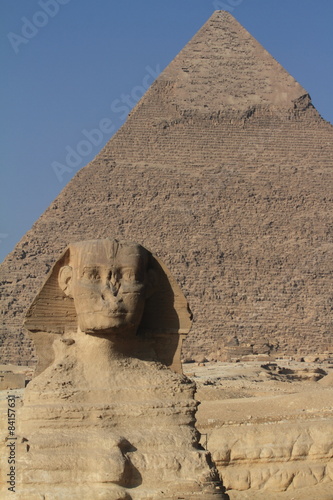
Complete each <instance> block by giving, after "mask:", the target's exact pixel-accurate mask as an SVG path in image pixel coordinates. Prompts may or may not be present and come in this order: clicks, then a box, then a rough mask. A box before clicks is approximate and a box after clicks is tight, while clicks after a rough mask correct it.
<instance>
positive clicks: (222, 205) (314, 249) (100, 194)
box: [1, 11, 333, 364]
mask: <svg viewBox="0 0 333 500" xmlns="http://www.w3.org/2000/svg"><path fill="white" fill-rule="evenodd" d="M332 138H333V129H332V125H331V124H330V123H328V122H326V121H325V120H324V119H322V118H321V116H320V115H319V114H318V112H317V111H316V109H315V108H314V106H313V105H312V102H311V98H310V96H309V94H308V92H307V91H306V90H305V89H304V88H302V86H301V85H300V84H299V83H297V82H296V81H295V79H294V78H293V77H292V76H290V75H289V74H288V72H287V71H286V70H284V69H283V68H282V67H281V66H280V64H279V63H278V62H277V61H276V60H275V59H274V58H273V57H272V56H271V55H270V54H269V53H268V52H267V51H266V50H265V49H264V48H263V47H262V46H261V45H260V44H259V43H258V42H257V41H256V40H255V39H254V38H253V37H252V36H251V35H250V34H249V33H248V32H247V31H246V30H245V29H244V28H243V27H242V26H241V25H240V24H239V23H238V22H237V21H236V20H235V19H234V18H233V17H232V16H231V15H230V14H229V13H227V12H221V11H217V12H215V13H214V14H213V15H212V17H211V18H210V19H209V20H208V21H207V23H206V24H205V25H204V26H203V27H202V28H201V29H200V30H199V32H198V33H197V34H196V35H195V36H194V38H193V39H192V40H191V41H190V42H189V43H188V44H187V45H186V47H185V48H184V49H183V50H182V51H181V52H180V54H179V55H178V56H177V57H176V58H175V59H174V60H173V61H172V62H171V64H170V65H169V66H168V67H167V68H166V69H165V70H164V71H163V72H162V74H161V75H160V76H159V77H158V78H157V80H156V81H155V82H154V84H153V85H152V86H151V88H150V89H149V90H148V91H147V93H146V95H145V96H144V97H143V98H142V100H141V101H140V102H139V103H138V104H137V106H136V107H135V108H134V110H133V111H132V112H131V113H130V115H129V117H128V119H127V121H126V123H125V124H124V125H123V127H122V128H121V129H120V130H119V131H118V132H117V133H116V134H115V135H114V137H113V138H112V139H111V140H110V141H109V142H108V143H107V144H106V146H105V147H104V148H103V149H102V151H101V152H100V153H99V154H98V155H97V156H96V158H95V159H94V160H93V161H92V162H91V163H90V164H89V165H87V166H86V167H85V168H83V169H82V170H80V171H79V172H78V173H77V174H76V175H75V176H74V178H73V179H72V180H71V181H70V182H69V183H68V185H67V186H66V187H65V188H64V189H63V191H62V192H61V193H60V195H59V196H58V197H57V198H56V199H55V201H54V202H53V203H52V204H51V205H50V207H49V208H48V209H47V210H46V212H45V213H44V214H43V215H42V216H41V217H40V218H39V219H38V220H37V222H36V223H35V224H34V225H33V227H32V228H31V230H30V231H29V232H28V233H27V234H26V235H25V236H24V237H23V238H22V240H21V241H20V242H19V243H18V244H17V246H16V247H15V249H14V250H13V252H11V253H10V254H9V255H8V257H7V258H6V259H5V261H4V263H3V265H2V270H1V273H2V274H1V275H2V279H1V284H2V290H1V291H2V296H3V313H4V316H3V322H2V324H3V332H2V336H1V339H2V340H1V342H2V352H1V361H2V362H3V363H16V364H18V363H20V364H27V363H32V362H34V360H35V359H36V358H35V354H34V351H33V346H32V343H31V342H30V341H29V340H28V337H27V332H26V330H24V329H23V330H22V327H21V325H22V319H23V316H24V314H25V311H26V310H27V308H28V306H29V304H30V302H31V300H32V298H33V296H34V295H35V294H36V293H37V290H38V288H39V287H40V285H41V283H42V281H43V273H45V274H46V273H47V272H48V270H49V268H50V266H51V265H53V263H54V262H55V261H56V259H57V255H58V254H59V252H60V251H61V249H62V248H64V247H65V246H66V244H67V243H68V242H72V241H78V240H86V239H90V238H105V237H107V235H108V234H114V235H116V236H117V237H119V238H125V239H126V238H129V239H133V240H136V241H140V242H141V243H142V244H143V245H145V246H146V247H148V248H153V249H154V250H155V251H156V253H157V254H158V255H159V256H160V257H161V258H162V259H163V261H164V262H165V263H166V264H167V266H168V267H169V268H170V269H171V270H172V272H173V274H174V276H175V278H176V280H177V281H178V283H179V284H180V285H181V286H182V289H183V290H184V293H185V296H188V297H190V299H191V309H192V310H193V315H194V323H193V335H191V336H190V337H189V338H188V339H187V340H186V341H185V343H184V356H186V357H189V356H195V355H203V354H204V355H209V354H210V353H212V352H213V353H214V352H216V351H217V350H218V349H220V350H221V352H222V353H223V352H224V353H225V352H227V351H228V350H229V351H230V356H231V357H232V358H237V357H238V356H239V355H249V354H251V353H254V354H258V353H259V354H260V353H264V354H269V353H272V352H273V353H277V354H280V355H299V356H303V355H307V354H311V353H314V352H316V353H322V352H325V351H327V350H330V349H332V310H333V309H332V305H333V295H332V272H333V269H332V265H333V264H332V263H333V255H332V254H333V245H332V237H333V233H332V228H333V210H332V185H333V179H332V176H333V169H332V164H333V148H332ZM65 175H66V173H64V177H65ZM96 221H98V224H96ZM40 266H42V269H43V270H42V273H40ZM234 338H235V339H236V342H234V344H232V345H231V344H230V340H231V339H234Z"/></svg>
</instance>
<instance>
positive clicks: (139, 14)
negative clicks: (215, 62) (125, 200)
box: [0, 0, 333, 260]
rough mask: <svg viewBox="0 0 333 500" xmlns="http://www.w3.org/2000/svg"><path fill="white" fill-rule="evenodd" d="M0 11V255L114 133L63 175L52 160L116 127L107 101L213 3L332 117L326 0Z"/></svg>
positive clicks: (80, 3) (19, 3) (69, 0)
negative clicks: (96, 131)
mask: <svg viewBox="0 0 333 500" xmlns="http://www.w3.org/2000/svg"><path fill="white" fill-rule="evenodd" d="M0 9H1V12H0V13H1V16H0V18H1V20H0V23H1V26H0V29H1V32H0V36H1V48H2V49H1V68H2V76H1V116H0V121H1V136H0V137H1V139H0V140H1V158H0V161H1V184H0V190H1V207H0V208H1V220H0V260H2V259H3V258H4V256H5V255H6V254H7V253H8V252H10V251H11V250H12V249H13V248H14V246H15V244H16V243H17V242H18V241H19V240H20V239H21V237H22V236H23V235H24V234H25V233H26V231H27V230H28V229H30V227H31V226H32V224H33V223H34V222H35V221H36V220H37V218H38V217H39V216H40V215H41V214H42V213H43V212H44V210H45V209H46V208H47V207H48V205H49V204H50V203H51V202H52V200H53V199H54V198H55V197H56V196H57V195H58V194H59V192H60V191H61V189H62V188H63V187H64V186H65V184H66V183H67V182H68V181H69V180H70V178H71V177H72V176H73V175H74V174H75V173H76V171H77V170H78V169H79V168H81V167H83V166H84V165H85V164H86V163H88V162H89V161H90V160H91V159H92V158H93V157H94V156H95V155H96V154H97V153H98V152H99V150H100V149H101V147H102V145H104V143H105V142H107V140H108V139H109V138H110V136H111V135H112V134H111V133H109V134H108V133H107V132H103V134H102V139H101V140H100V137H98V138H96V142H98V145H96V146H93V147H92V150H91V152H90V154H87V155H86V156H84V157H83V156H81V163H80V164H79V165H78V166H77V167H75V168H72V170H71V171H70V172H66V173H64V174H63V175H62V177H61V180H60V179H58V178H57V176H56V175H55V172H54V169H53V168H52V164H54V162H59V163H62V164H64V163H65V156H66V154H67V151H68V150H67V149H66V148H67V147H69V148H74V149H75V148H76V146H77V145H78V144H79V143H80V141H82V140H84V139H85V137H84V134H83V131H84V130H86V131H90V130H91V129H93V128H96V127H97V126H99V124H100V121H101V120H102V119H104V118H108V119H109V120H111V121H112V123H113V127H114V129H117V128H119V127H120V126H121V125H122V124H123V122H124V121H123V113H120V112H119V111H114V110H115V109H117V102H118V101H117V99H119V100H121V97H122V95H124V94H131V93H132V92H133V89H135V87H137V86H140V85H142V83H143V81H144V78H145V76H146V75H149V72H148V73H147V67H148V66H149V67H150V68H151V69H152V70H154V71H156V70H157V69H161V70H162V69H164V68H165V67H166V66H167V65H168V63H169V62H170V61H171V60H172V59H173V58H174V57H175V56H176V54H177V53H178V52H179V51H180V50H181V49H182V48H183V46H184V45H185V44H186V43H187V42H188V40H189V39H190V38H191V37H192V36H193V35H194V34H195V33H196V31H197V30H198V29H199V28H200V27H201V26H202V25H203V24H204V23H205V21H206V20H207V19H208V18H209V17H210V15H211V14H212V12H213V11H214V10H216V9H220V10H229V11H230V12H232V14H233V15H234V16H235V17H236V18H237V19H238V21H239V22H240V23H241V24H243V26H244V27H245V28H246V29H247V30H248V31H250V33H252V35H253V36H254V37H255V38H256V39H257V40H258V41H259V42H261V43H262V44H263V45H264V46H265V48H266V49H267V50H268V51H269V52H270V53H271V54H272V55H273V56H274V57H275V58H276V59H277V60H278V61H279V62H280V63H281V64H282V65H283V66H284V67H285V68H286V69H287V70H288V71H289V72H290V73H291V74H292V75H293V76H294V77H295V78H296V80H298V81H299V83H300V84H301V85H303V87H305V89H306V90H307V91H308V92H309V93H310V95H311V97H312V100H313V103H314V105H315V106H316V107H317V109H318V110H319V112H320V113H321V115H322V116H323V117H324V118H325V119H326V120H328V121H330V122H331V123H333V99H332V89H333V30H332V26H333V1H332V0H215V1H214V0H164V1H162V0H141V1H138V0H118V1H116V0H97V1H93V0H2V2H1V7H0ZM148 80H149V82H151V81H152V79H151V78H150V79H149V78H147V80H146V81H148ZM112 105H113V110H112V109H111V106H112ZM118 107H119V106H118ZM106 129H111V126H110V122H108V127H106Z"/></svg>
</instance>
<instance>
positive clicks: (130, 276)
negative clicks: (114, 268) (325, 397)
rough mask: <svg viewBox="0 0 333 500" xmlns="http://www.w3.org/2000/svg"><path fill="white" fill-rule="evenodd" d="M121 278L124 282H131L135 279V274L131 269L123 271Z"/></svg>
mask: <svg viewBox="0 0 333 500" xmlns="http://www.w3.org/2000/svg"><path fill="white" fill-rule="evenodd" d="M122 278H123V279H124V280H126V281H131V280H134V279H135V274H134V272H133V269H123V271H122Z"/></svg>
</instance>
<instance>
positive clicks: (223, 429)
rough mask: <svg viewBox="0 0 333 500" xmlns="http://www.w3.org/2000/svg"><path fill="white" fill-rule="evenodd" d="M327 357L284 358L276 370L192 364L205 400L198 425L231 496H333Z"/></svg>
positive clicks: (248, 499) (332, 396)
mask: <svg viewBox="0 0 333 500" xmlns="http://www.w3.org/2000/svg"><path fill="white" fill-rule="evenodd" d="M326 359H327V361H326V362H322V363H320V364H319V363H304V362H303V363H301V362H299V363H297V362H288V361H286V360H284V361H283V360H280V363H281V364H282V366H279V367H278V366H276V365H273V368H275V370H271V369H270V368H271V366H270V365H262V364H260V362H254V361H253V362H248V363H238V364H229V365H228V364H226V363H208V364H207V365H206V366H205V367H200V366H198V365H195V364H193V365H185V366H186V371H187V372H188V374H189V376H191V377H193V378H194V380H195V381H196V383H197V386H198V391H197V398H198V399H199V400H200V401H201V405H200V407H199V411H198V421H197V426H198V428H199V430H200V431H201V432H202V433H203V434H206V435H207V446H208V449H209V450H210V452H211V453H212V457H213V460H214V463H215V464H216V466H217V468H218V470H219V472H220V474H221V477H222V480H223V485H224V487H225V488H226V490H227V494H228V495H229V497H230V500H259V499H260V500H261V499H263V500H265V499H268V498H269V499H270V500H271V499H272V500H278V499H280V498H281V499H284V500H292V499H295V500H296V499H302V498H313V499H314V498H315V499H316V500H330V499H331V498H332V491H333V488H332V486H333V418H332V417H333V385H332V375H333V372H332V363H331V360H329V358H326ZM190 371H191V372H192V375H190V373H189V372H190ZM278 372H279V373H278ZM326 373H329V374H328V375H325V374H326Z"/></svg>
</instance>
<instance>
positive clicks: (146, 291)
mask: <svg viewBox="0 0 333 500" xmlns="http://www.w3.org/2000/svg"><path fill="white" fill-rule="evenodd" d="M190 325H191V320H190V313H189V310H188V307H187V302H186V300H185V298H184V296H183V295H182V293H181V291H180V289H179V287H178V285H177V284H176V282H175V281H174V280H173V278H172V277H171V275H170V273H169V272H168V270H167V269H166V268H165V266H164V265H163V264H162V263H161V262H159V260H158V259H157V258H156V257H154V256H153V255H152V254H151V253H150V252H148V251H147V250H146V249H145V248H143V247H142V246H140V245H137V244H133V243H128V242H118V241H116V240H114V241H112V240H106V239H104V240H93V241H86V242H81V243H77V244H72V245H70V247H69V248H68V249H67V250H66V252H65V253H64V254H63V256H62V257H61V258H60V259H59V260H58V261H57V263H56V264H55V266H54V268H53V269H52V270H51V272H50V274H49V275H48V278H47V280H46V283H45V285H44V286H43V288H42V290H41V291H40V293H39V294H38V296H37V297H36V299H35V301H34V303H33V304H32V306H31V308H30V310H29V312H28V315H27V319H26V326H27V328H29V330H31V331H32V332H35V334H37V337H36V338H37V342H38V345H37V352H38V353H39V354H40V359H41V365H40V366H39V371H41V373H40V374H39V375H38V376H37V377H36V378H34V379H33V380H32V381H31V382H30V384H29V385H28V386H27V388H26V391H25V396H24V404H23V407H22V409H21V410H20V413H19V416H18V424H19V431H18V432H19V437H20V441H19V442H20V443H21V444H20V445H19V447H18V452H17V456H18V467H17V470H18V483H17V498H19V499H20V500H31V499H32V498H34V499H36V500H37V499H39V498H40V499H50V500H51V499H52V500H63V499H68V498H71V499H73V500H79V499H80V500H81V499H87V500H88V499H89V500H90V499H92V498H94V499H105V500H131V499H132V500H160V499H162V498H165V499H167V500H172V499H177V498H186V499H189V500H190V499H196V498H202V499H203V498H204V499H205V500H210V499H213V498H224V496H223V493H222V490H221V483H220V482H219V478H218V474H217V471H216V469H215V468H214V466H213V465H212V463H211V460H210V455H209V453H208V452H207V451H205V450H204V449H203V448H202V447H201V446H200V445H199V434H198V431H197V430H196V428H195V426H194V422H195V412H196V407H197V402H196V401H195V400H194V391H195V386H194V384H193V383H192V382H191V381H190V380H189V379H187V378H186V377H184V376H183V375H182V374H181V373H179V372H180V362H179V357H180V343H181V338H182V336H184V335H185V334H186V333H187V332H188V330H189V328H190ZM43 336H44V338H43ZM52 337H53V339H52ZM54 338H55V339H54ZM52 341H53V351H54V357H53V359H52V358H51V357H50V356H47V355H46V352H47V351H48V350H49V349H50V347H51V344H52ZM161 361H162V362H161ZM167 364H168V365H169V366H170V368H168V367H167V366H166V365H167Z"/></svg>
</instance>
